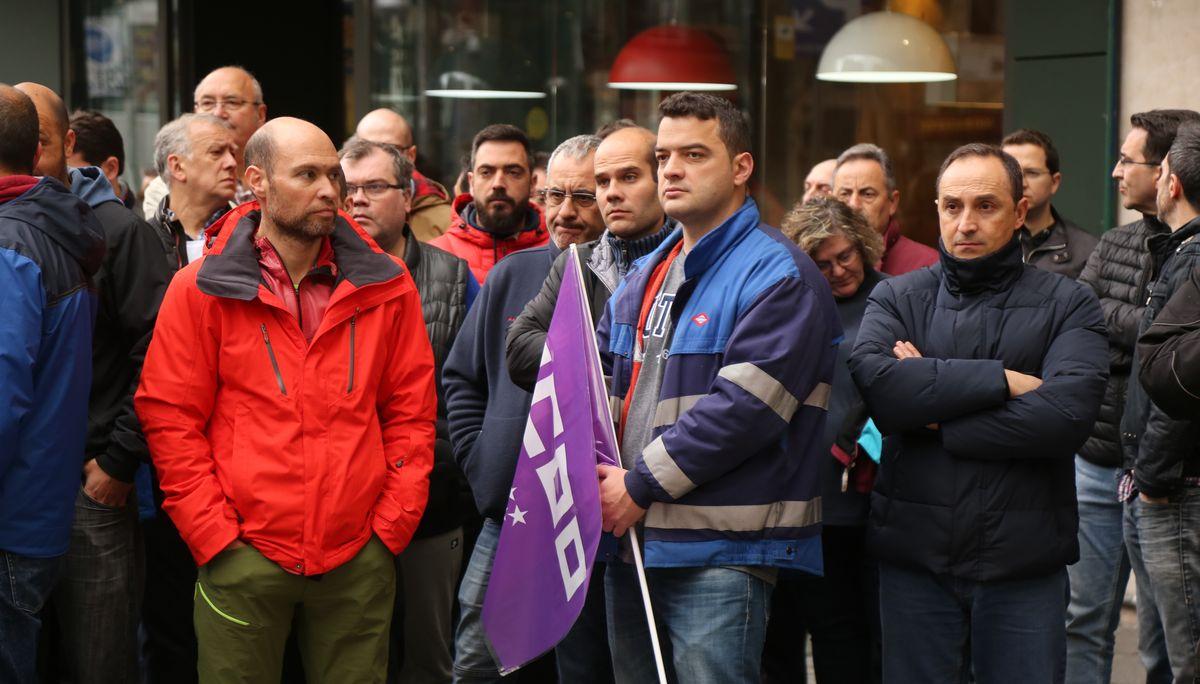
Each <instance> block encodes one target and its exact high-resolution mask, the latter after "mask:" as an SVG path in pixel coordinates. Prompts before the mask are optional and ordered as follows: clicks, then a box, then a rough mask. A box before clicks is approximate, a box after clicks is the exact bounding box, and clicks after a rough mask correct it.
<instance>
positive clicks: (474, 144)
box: [429, 124, 550, 285]
mask: <svg viewBox="0 0 1200 684" xmlns="http://www.w3.org/2000/svg"><path fill="white" fill-rule="evenodd" d="M532 166H533V152H532V148H531V147H530V145H529V138H528V137H526V135H525V133H524V132H522V131H521V129H519V128H517V127H516V126H510V125H508V124H492V125H491V126H487V127H485V128H484V129H483V130H481V131H479V132H478V133H476V134H475V139H474V140H473V141H471V171H470V172H469V173H468V174H467V183H468V184H469V185H470V188H471V194H469V195H459V196H458V197H455V198H454V217H453V218H452V219H451V223H450V230H448V231H446V233H445V234H444V235H442V236H440V237H437V238H435V239H433V240H430V242H429V244H431V245H433V246H434V247H439V248H441V249H444V250H446V251H447V252H450V253H451V254H453V255H454V256H456V257H459V258H460V259H466V261H467V263H468V264H469V265H470V266H471V273H472V274H473V275H474V276H475V279H476V280H478V281H479V284H480V285H482V284H483V281H484V279H485V278H487V274H488V271H490V270H492V267H493V266H495V265H496V262H497V261H500V260H501V259H503V258H504V257H505V256H507V255H509V254H512V253H513V252H517V251H520V250H522V249H528V248H530V247H541V246H542V245H544V244H546V243H547V242H548V241H549V240H550V233H549V232H548V231H547V230H546V219H545V217H544V216H543V215H542V210H541V207H539V206H538V205H537V204H534V203H532V202H530V201H529V194H530V191H531V183H532V182H533V176H532V175H531V171H530V169H531V167H532Z"/></svg>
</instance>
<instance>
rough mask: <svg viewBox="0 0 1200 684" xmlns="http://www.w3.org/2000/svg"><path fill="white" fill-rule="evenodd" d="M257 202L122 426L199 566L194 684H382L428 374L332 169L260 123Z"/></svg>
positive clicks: (160, 349) (426, 423)
mask: <svg viewBox="0 0 1200 684" xmlns="http://www.w3.org/2000/svg"><path fill="white" fill-rule="evenodd" d="M246 164H247V167H246V174H245V182H246V184H247V185H248V186H249V187H250V188H251V189H252V190H253V191H254V194H255V195H256V196H257V197H258V198H259V201H256V202H250V203H248V204H245V205H242V206H241V207H238V208H237V209H234V210H233V211H231V212H230V213H229V214H227V215H226V216H225V218H223V219H222V220H221V221H219V222H218V223H216V224H214V225H213V227H212V228H211V229H210V232H209V235H211V236H212V243H211V244H210V246H209V248H208V250H207V252H206V253H205V255H204V257H203V258H202V259H200V260H199V261H194V262H192V263H190V264H188V265H187V266H186V267H185V268H184V269H183V270H181V271H179V273H178V274H176V276H175V278H174V280H172V281H171V287H170V288H169V289H168V290H167V296H166V299H165V300H164V302H163V307H162V311H161V312H160V314H159V318H158V324H157V326H156V327H155V331H154V338H153V341H152V342H151V345H150V351H149V353H148V354H147V357H146V365H145V368H144V370H143V372H142V384H141V387H140V389H139V390H138V394H137V399H136V406H137V411H138V417H139V418H141V421H142V426H143V428H144V429H145V432H146V438H147V440H148V441H149V444H150V452H151V457H152V458H153V461H154V466H155V469H156V471H157V473H158V476H159V481H160V483H161V485H162V490H163V494H164V501H163V509H164V510H165V511H166V512H167V514H168V515H169V516H170V518H171V520H172V521H173V522H174V523H175V525H176V527H178V528H179V532H180V535H181V536H182V537H183V540H184V542H185V543H186V544H187V546H188V548H189V549H190V550H191V553H192V556H193V558H194V559H195V561H196V564H197V565H198V566H199V571H198V577H197V583H196V590H195V606H194V624H195V627H196V637H197V642H198V651H199V653H198V671H199V673H200V680H201V681H212V682H217V681H220V682H226V681H247V682H259V681H262V682H266V681H279V679H280V671H281V667H282V660H283V648H284V644H285V643H286V642H287V637H288V634H289V632H290V631H291V627H292V625H293V624H295V625H296V626H297V633H296V636H297V643H298V644H299V647H300V651H301V655H302V657H303V660H304V667H305V671H306V673H307V675H308V677H309V679H310V681H324V682H331V681H339V682H340V681H372V682H379V681H383V680H384V678H385V677H386V674H387V635H388V627H389V625H390V623H391V614H392V604H393V601H394V599H395V591H396V576H395V567H394V563H395V554H397V553H399V552H400V551H401V550H403V549H404V548H405V547H406V546H407V544H408V542H409V540H410V538H411V537H412V535H413V532H414V530H415V529H416V527H417V523H418V521H419V520H420V518H421V513H422V511H423V510H424V508H425V503H426V499H427V497H428V488H429V471H430V467H431V465H432V462H433V443H434V416H435V408H436V402H435V399H434V381H433V356H432V352H431V351H430V346H429V339H428V338H427V337H426V333H425V324H424V320H423V318H422V315H421V302H420V298H419V296H418V293H417V290H416V287H415V286H414V285H413V282H412V278H411V277H409V275H408V273H407V272H406V270H405V268H404V266H403V265H402V262H401V261H400V260H399V259H397V258H395V257H392V256H390V255H388V254H386V253H384V252H383V251H382V250H380V248H379V247H378V245H376V244H375V242H374V241H372V240H371V239H370V238H369V237H368V235H367V233H365V232H364V231H363V230H362V229H361V228H360V227H358V225H357V224H355V223H354V222H353V221H351V220H350V219H349V217H348V216H347V215H346V214H343V213H341V212H339V211H338V210H337V207H338V205H339V204H340V202H341V197H342V192H343V184H344V180H343V177H342V171H341V166H340V164H339V162H338V156H337V151H336V150H335V149H334V147H333V143H332V142H331V141H330V140H329V138H328V137H327V136H326V135H325V134H324V133H322V132H321V130H320V129H319V128H317V127H316V126H314V125H312V124H310V123H308V122H305V121H301V120H299V119H292V118H280V119H275V120H273V121H271V122H269V123H267V124H266V125H264V126H263V127H262V128H261V129H259V130H258V131H257V132H256V133H255V134H254V135H253V136H252V137H251V138H250V141H249V143H248V144H247V145H246Z"/></svg>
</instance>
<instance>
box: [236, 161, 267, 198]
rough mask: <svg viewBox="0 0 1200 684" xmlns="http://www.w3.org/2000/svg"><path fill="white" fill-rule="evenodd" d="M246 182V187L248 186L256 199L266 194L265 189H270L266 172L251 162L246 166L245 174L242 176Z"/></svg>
mask: <svg viewBox="0 0 1200 684" xmlns="http://www.w3.org/2000/svg"><path fill="white" fill-rule="evenodd" d="M242 179H243V180H244V181H245V183H246V187H248V188H250V190H251V192H253V193H254V196H255V197H257V198H258V199H260V200H261V199H262V198H264V197H266V196H267V190H269V189H270V187H271V183H270V181H268V180H267V172H266V171H264V170H262V169H261V168H259V167H257V166H255V165H253V164H251V165H249V166H247V167H246V175H245V176H243V177H242Z"/></svg>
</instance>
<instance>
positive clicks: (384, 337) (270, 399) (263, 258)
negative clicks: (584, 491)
mask: <svg viewBox="0 0 1200 684" xmlns="http://www.w3.org/2000/svg"><path fill="white" fill-rule="evenodd" d="M658 115H659V121H658V122H657V128H656V130H650V129H647V128H644V127H642V126H639V125H638V124H636V123H634V122H632V121H629V120H625V119H622V120H618V121H614V122H611V123H608V124H606V125H604V126H602V127H601V128H600V129H599V130H597V131H596V132H595V133H594V134H590V133H589V134H581V135H576V136H574V137H570V138H568V139H566V140H564V141H562V142H561V143H560V144H558V145H557V147H556V149H555V150H554V152H553V153H552V154H550V155H549V157H548V158H546V159H544V160H542V161H541V162H539V161H538V160H537V159H536V156H537V155H535V153H534V151H533V148H532V145H531V143H530V140H529V138H528V137H527V136H526V134H525V133H524V132H523V131H522V130H521V129H520V128H517V127H515V126H511V125H508V124H492V125H489V126H487V127H485V128H483V129H482V130H480V131H479V132H478V133H477V134H476V135H475V136H474V138H473V140H472V141H471V143H470V148H469V155H468V156H467V157H466V160H465V164H464V169H463V173H462V175H461V176H460V177H459V178H458V179H457V181H456V182H455V183H454V184H453V185H454V186H455V187H456V189H461V190H462V192H459V193H457V194H456V195H454V196H452V195H451V193H450V192H448V191H447V189H446V187H445V186H443V185H442V184H440V183H438V182H437V181H435V180H433V179H431V178H429V177H427V176H425V175H423V174H422V173H421V172H420V171H419V170H418V169H417V168H416V167H415V164H416V162H417V160H418V158H419V157H418V149H417V146H416V145H415V143H414V140H415V138H414V135H413V131H412V128H411V126H410V124H409V123H408V121H407V120H406V119H405V118H404V117H403V116H402V115H401V114H399V113H397V112H394V111H392V110H388V109H380V110H375V111H372V112H370V113H368V114H367V115H366V116H364V117H363V118H362V119H361V121H359V123H358V126H357V129H356V132H355V135H353V136H352V137H351V138H350V139H348V140H346V141H345V143H344V144H343V145H342V147H341V148H340V149H338V148H337V147H335V145H334V142H333V141H332V140H331V139H330V137H329V135H328V134H327V133H326V132H324V131H322V130H321V129H319V128H318V127H316V126H314V125H313V124H311V123H308V122H306V121H303V120H300V119H295V118H290V117H277V118H271V119H269V118H268V106H267V104H266V101H265V99H264V91H263V88H262V86H261V85H260V84H259V82H258V81H257V80H256V79H255V78H254V77H253V76H252V75H251V74H250V73H249V72H247V71H245V70H244V69H241V68H239V67H223V68H220V69H217V70H215V71H213V72H211V73H210V74H208V75H207V76H205V78H204V79H203V80H201V82H200V83H199V84H198V85H197V86H196V89H195V108H194V111H193V112H190V113H187V114H183V115H182V116H180V117H179V118H177V119H175V120H173V121H171V122H169V123H167V124H166V125H164V126H163V127H162V128H161V130H160V131H159V132H158V134H157V136H156V137H155V141H154V167H155V171H156V177H155V178H154V179H153V180H152V181H150V182H149V183H148V184H147V185H146V186H145V187H144V188H143V190H142V192H141V193H140V194H141V198H140V199H141V202H140V204H139V202H138V199H139V198H138V194H139V193H134V192H132V191H130V190H129V189H128V188H127V187H126V186H125V185H124V183H123V182H122V180H121V179H122V176H123V173H124V170H125V165H126V159H125V154H124V150H123V143H122V138H121V134H120V132H119V131H118V130H117V127H116V126H115V125H114V124H113V122H112V121H110V120H108V119H107V118H106V117H104V116H103V115H102V114H100V113H97V112H93V111H77V112H75V113H74V114H69V113H68V109H67V107H66V105H65V103H64V101H63V100H62V98H61V97H60V96H59V95H58V94H56V93H55V92H53V91H52V90H50V89H48V88H46V87H44V86H42V85H38V84H35V83H22V84H18V85H16V86H8V85H2V84H0V286H2V287H3V289H4V291H5V298H4V300H5V307H4V315H3V316H0V554H2V555H3V558H4V561H5V562H4V563H2V564H0V587H3V588H2V589H0V681H3V682H37V681H72V682H151V683H158V682H172V683H175V682H189V681H201V682H241V681H244V682H276V681H281V679H282V680H284V681H299V680H300V679H301V678H306V679H307V680H308V681H322V682H360V681H361V682H384V681H388V682H448V681H456V682H488V681H501V673H500V671H499V667H498V665H497V662H496V660H495V658H494V656H493V654H492V652H491V649H490V647H489V644H488V639H487V636H486V633H485V629H484V626H483V620H482V616H481V613H482V606H483V603H484V596H485V594H486V592H487V587H488V579H489V576H490V574H491V570H492V564H493V560H494V557H495V553H496V547H497V543H498V540H499V537H500V533H501V530H502V529H503V528H504V527H505V526H506V525H509V526H515V525H519V524H521V523H522V522H523V521H522V520H521V519H520V516H519V515H518V513H519V509H517V512H516V513H514V512H513V511H510V510H509V505H508V504H509V501H510V498H511V497H512V496H513V490H512V484H513V473H514V469H515V467H516V462H517V458H518V455H519V453H520V451H521V445H522V440H523V439H526V437H525V430H526V420H527V417H528V414H529V407H530V401H531V392H532V391H533V390H534V385H535V383H536V381H537V379H538V368H539V365H540V363H541V358H542V354H543V346H544V342H545V339H546V334H547V330H548V329H549V326H550V321H551V318H552V316H553V313H554V310H555V307H556V302H557V299H558V292H559V287H560V285H561V283H562V280H563V277H564V274H565V273H566V272H567V263H568V258H569V256H570V254H569V253H568V252H569V251H570V248H571V247H572V246H574V253H575V254H576V255H577V256H578V258H579V262H580V263H581V264H582V265H583V286H584V290H585V293H586V299H587V303H588V306H589V307H590V313H591V317H592V321H593V323H594V325H595V332H596V337H597V341H598V345H599V348H600V351H601V355H602V361H603V364H604V367H605V374H606V376H607V378H606V379H607V380H608V382H609V392H610V395H609V404H610V409H611V413H612V419H613V421H614V424H615V427H616V431H617V435H618V442H619V446H620V464H619V465H614V466H607V465H601V466H598V467H597V473H596V477H597V487H598V490H599V495H600V501H601V511H602V517H603V526H604V530H605V531H606V532H608V533H611V538H610V539H607V540H606V541H605V542H604V543H603V544H602V552H601V553H600V554H599V556H598V560H597V562H596V563H595V566H594V568H593V569H592V575H591V576H592V579H591V582H590V584H589V587H588V590H587V597H586V601H585V603H584V607H583V610H582V613H581V615H580V616H579V619H578V620H577V621H576V622H575V624H574V626H573V627H572V628H571V630H570V632H569V633H568V634H567V635H566V637H565V638H564V639H563V640H562V641H561V642H560V643H559V645H558V646H557V647H556V648H555V649H554V652H553V658H552V659H549V660H547V659H544V660H543V661H542V662H541V663H539V664H538V665H534V666H531V667H530V668H527V669H525V670H520V671H518V673H516V674H510V675H507V676H506V677H505V679H506V680H511V679H514V678H516V679H518V680H520V681H533V680H535V679H537V678H539V677H548V678H550V679H554V678H557V680H558V681H562V682H572V683H574V682H609V681H616V682H652V681H657V674H656V666H655V655H654V653H653V651H652V650H651V635H650V631H649V629H650V628H649V626H648V623H647V620H646V614H645V611H644V608H643V596H642V592H641V589H640V586H639V579H638V576H637V572H636V570H635V566H634V564H633V563H632V562H631V560H632V556H633V553H632V552H633V550H634V549H633V548H631V546H630V537H631V535H629V534H627V532H628V530H630V529H634V528H636V529H637V530H638V532H639V535H638V537H639V539H640V540H641V542H640V543H641V548H640V551H641V553H642V556H643V557H644V558H645V576H646V584H647V588H648V594H649V599H650V603H651V604H652V605H653V609H654V613H655V616H656V621H657V628H658V632H659V640H660V641H661V643H662V650H663V656H664V661H665V668H666V670H667V673H668V677H669V679H670V680H671V681H679V682H758V681H762V682H795V681H804V680H805V679H806V677H807V674H806V671H807V663H806V660H807V659H808V658H809V657H811V661H812V664H813V667H814V669H815V677H816V680H817V681H818V682H819V683H822V684H828V683H842V682H848V683H853V682H878V681H884V682H895V683H911V682H967V681H975V682H980V683H981V684H986V683H989V682H1072V683H1074V682H1080V683H1083V682H1102V681H1109V679H1110V676H1111V671H1112V659H1113V650H1114V649H1113V646H1114V638H1115V632H1116V628H1117V624H1118V621H1119V617H1120V610H1121V606H1122V601H1123V597H1124V593H1125V587H1126V585H1127V583H1128V581H1129V575H1130V571H1131V570H1132V572H1133V574H1134V575H1135V577H1136V582H1137V614H1138V627H1139V635H1138V639H1139V652H1140V656H1141V660H1142V663H1143V664H1144V666H1145V668H1146V673H1147V681H1148V682H1151V683H1153V684H1159V683H1165V682H1171V681H1176V682H1183V681H1192V680H1193V678H1194V677H1195V676H1196V674H1197V672H1200V669H1198V668H1197V658H1198V653H1200V591H1197V587H1196V586H1195V584H1194V582H1193V580H1194V579H1195V577H1196V575H1197V573H1198V572H1200V537H1198V536H1197V533H1196V530H1198V529H1200V520H1198V519H1197V518H1200V489H1198V487H1200V446H1198V445H1200V413H1198V411H1200V351H1198V350H1200V344H1198V342H1200V241H1197V240H1195V239H1194V238H1195V237H1196V235H1197V234H1198V233H1200V114H1197V113H1196V112H1192V111H1187V110H1153V111H1148V112H1143V113H1139V114H1135V115H1134V116H1133V117H1132V118H1131V120H1130V124H1131V130H1130V132H1129V134H1128V135H1127V136H1126V138H1125V139H1124V142H1123V144H1122V145H1121V147H1120V157H1119V159H1118V160H1116V164H1115V166H1114V168H1113V171H1112V176H1113V178H1114V179H1115V180H1116V181H1117V182H1118V183H1119V190H1120V194H1121V197H1122V201H1123V204H1124V206H1125V207H1126V208H1127V209H1130V210H1134V211H1137V212H1139V213H1140V214H1141V215H1142V218H1141V219H1139V220H1138V221H1135V222H1133V223H1130V224H1127V225H1123V226H1119V227H1116V228H1113V229H1111V230H1109V231H1107V232H1105V233H1104V234H1103V235H1102V236H1101V237H1100V238H1099V239H1097V238H1096V237H1095V236H1093V235H1092V234H1090V233H1089V232H1087V231H1085V230H1083V229H1081V228H1079V227H1078V226H1076V225H1075V224H1073V223H1072V222H1071V221H1070V220H1069V219H1068V218H1066V217H1064V216H1063V215H1062V214H1061V213H1060V212H1059V211H1058V210H1057V209H1056V208H1055V207H1054V197H1055V194H1056V192H1057V191H1058V189H1059V187H1060V185H1061V183H1062V182H1063V177H1062V172H1061V171H1060V162H1059V155H1058V152H1057V150H1056V148H1055V146H1054V143H1053V141H1052V140H1051V139H1050V138H1049V137H1048V136H1047V135H1045V134H1044V133H1042V132H1039V131H1035V130H1028V129H1021V130H1017V131H1014V132H1012V133H1010V134H1009V135H1007V136H1005V137H1004V138H1003V139H1002V140H999V141H995V143H994V144H993V142H978V143H971V144H967V145H964V146H962V147H960V148H958V149H957V150H955V151H954V152H953V153H952V154H950V155H949V156H948V157H947V158H946V159H945V161H944V162H943V164H942V166H941V169H940V171H939V173H938V175H937V181H936V194H937V203H936V211H935V214H934V216H931V217H930V220H931V221H932V220H934V219H936V221H937V225H938V226H939V240H938V244H937V247H936V248H934V247H931V246H927V245H924V244H921V243H919V242H916V241H914V240H912V239H910V238H909V237H906V236H905V234H904V229H903V227H902V226H901V225H900V223H899V221H898V218H897V217H898V209H899V206H900V201H901V197H900V191H899V190H898V187H899V184H898V182H897V178H896V174H895V168H894V166H893V164H892V161H891V159H890V157H889V156H888V153H887V152H886V151H885V150H883V149H881V148H880V147H878V146H877V145H874V144H871V143H860V144H856V145H853V146H851V147H849V148H848V149H846V150H845V151H844V152H843V153H842V154H840V155H839V156H838V157H837V158H836V159H829V160H825V161H822V162H820V163H819V164H816V165H815V166H814V167H813V168H812V171H811V173H810V174H809V175H808V177H807V179H806V180H805V183H804V187H803V188H802V189H801V188H797V195H798V197H796V198H794V199H795V200H796V204H795V206H794V208H793V209H792V210H791V211H790V212H789V213H788V214H787V216H786V217H785V218H784V220H783V222H782V224H781V227H780V229H776V228H773V227H771V226H768V225H766V224H765V223H764V222H763V219H762V217H761V216H760V214H759V210H758V207H757V205H756V204H755V201H754V200H753V199H752V198H751V195H750V192H749V190H748V188H749V185H750V182H751V179H752V177H753V175H754V172H755V163H754V158H753V155H752V153H751V143H750V141H751V130H750V127H749V123H748V119H747V117H746V116H745V115H744V114H743V113H742V112H741V111H740V110H738V109H737V108H736V107H735V106H734V105H733V104H732V103H731V102H730V101H729V100H726V99H723V98H720V97H716V96H712V95H708V94H699V93H691V92H682V93H677V94H674V95H671V96H669V97H666V98H665V99H664V100H663V101H662V102H661V103H660V105H659V107H658ZM539 163H540V164H542V165H544V171H542V173H543V174H544V175H543V177H542V178H540V179H539V178H538V176H537V175H536V172H537V167H538V165H539ZM1193 523H1197V524H1193ZM807 643H811V645H812V652H811V654H806V644H807ZM539 668H540V669H539Z"/></svg>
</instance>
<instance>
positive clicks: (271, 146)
mask: <svg viewBox="0 0 1200 684" xmlns="http://www.w3.org/2000/svg"><path fill="white" fill-rule="evenodd" d="M245 160H246V166H247V167H250V166H257V167H258V168H260V169H262V170H263V173H265V174H266V175H267V177H268V178H270V177H271V174H272V172H274V170H275V137H274V136H273V135H271V131H270V129H269V128H268V127H267V126H263V127H262V128H260V129H258V130H257V131H254V135H252V136H250V139H249V140H247V141H246V154H245Z"/></svg>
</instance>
